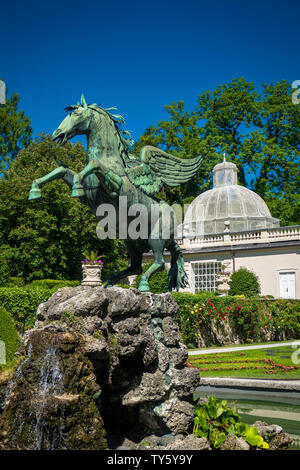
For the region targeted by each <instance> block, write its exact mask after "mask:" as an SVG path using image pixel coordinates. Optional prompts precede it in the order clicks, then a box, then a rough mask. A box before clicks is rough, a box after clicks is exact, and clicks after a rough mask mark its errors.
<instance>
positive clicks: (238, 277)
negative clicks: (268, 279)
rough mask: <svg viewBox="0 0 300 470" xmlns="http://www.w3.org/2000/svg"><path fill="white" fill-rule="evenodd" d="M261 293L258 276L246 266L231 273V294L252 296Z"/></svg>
mask: <svg viewBox="0 0 300 470" xmlns="http://www.w3.org/2000/svg"><path fill="white" fill-rule="evenodd" d="M259 293H260V285H259V281H258V277H257V276H256V274H254V273H253V272H251V271H249V270H248V269H246V268H241V269H239V270H238V271H236V272H235V273H233V274H232V275H231V283H230V290H229V295H246V296H252V295H257V294H259Z"/></svg>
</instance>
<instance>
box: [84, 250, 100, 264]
mask: <svg viewBox="0 0 300 470" xmlns="http://www.w3.org/2000/svg"><path fill="white" fill-rule="evenodd" d="M83 256H85V258H86V259H87V260H88V261H90V262H92V263H93V262H94V261H99V260H100V259H101V258H105V255H100V256H99V255H98V251H91V252H90V253H87V252H83Z"/></svg>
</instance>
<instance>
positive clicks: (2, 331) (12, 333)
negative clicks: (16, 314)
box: [0, 307, 20, 371]
mask: <svg viewBox="0 0 300 470" xmlns="http://www.w3.org/2000/svg"><path fill="white" fill-rule="evenodd" d="M0 340H1V341H4V343H5V351H6V364H5V365H0V371H1V368H4V366H9V365H10V364H12V363H13V362H14V360H15V353H16V351H17V350H18V348H19V346H20V338H19V335H18V331H17V328H16V325H15V322H14V320H13V319H12V317H11V315H10V314H9V313H8V312H7V310H5V308H3V307H0Z"/></svg>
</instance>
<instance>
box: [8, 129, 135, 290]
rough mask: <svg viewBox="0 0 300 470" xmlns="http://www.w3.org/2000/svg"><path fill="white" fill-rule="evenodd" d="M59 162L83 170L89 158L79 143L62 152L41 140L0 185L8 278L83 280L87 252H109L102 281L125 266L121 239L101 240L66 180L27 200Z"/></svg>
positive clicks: (16, 162)
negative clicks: (36, 181) (37, 181)
mask: <svg viewBox="0 0 300 470" xmlns="http://www.w3.org/2000/svg"><path fill="white" fill-rule="evenodd" d="M53 155H55V157H56V159H57V160H58V161H60V162H62V163H63V164H65V165H67V166H69V167H70V168H72V169H73V170H74V171H79V170H80V169H82V168H83V166H84V162H85V160H86V153H85V150H84V148H83V146H82V145H81V144H80V143H76V144H74V145H72V144H71V143H67V144H66V145H65V146H64V147H60V146H59V145H58V144H56V143H55V142H53V141H51V139H50V137H49V136H47V135H43V136H41V137H38V138H37V139H36V140H35V141H33V142H31V143H30V144H29V145H28V147H27V148H26V149H23V150H21V151H20V153H19V155H18V156H17V158H16V159H15V160H14V161H13V162H12V163H11V166H10V168H9V170H8V171H5V172H4V176H3V177H2V179H1V180H0V226H1V230H0V259H4V260H5V262H6V264H7V265H8V266H9V274H10V276H22V277H24V278H25V279H26V281H31V280H33V279H47V278H52V279H80V278H81V260H82V259H83V252H84V251H92V250H99V252H101V253H105V255H106V258H105V260H104V269H103V276H104V278H105V276H107V274H108V273H112V272H114V271H116V270H118V269H121V268H122V267H123V266H124V264H125V259H126V256H125V248H124V245H123V243H122V242H121V241H119V240H104V241H100V240H99V239H98V238H97V235H96V218H95V216H94V215H93V214H92V213H91V212H90V210H89V208H88V207H86V206H84V205H83V204H81V203H80V202H79V201H78V200H77V199H72V198H71V197H70V189H69V187H68V186H67V185H66V184H65V183H64V182H63V181H62V180H57V181H52V182H51V183H49V184H47V185H45V186H44V188H43V190H42V196H43V197H42V199H41V200H38V201H35V202H32V201H28V193H29V190H30V187H31V183H32V181H33V180H34V179H36V178H39V177H41V176H44V175H45V174H47V173H49V172H50V171H51V170H53V169H54V168H55V167H56V166H57V163H56V161H55V160H54V157H53Z"/></svg>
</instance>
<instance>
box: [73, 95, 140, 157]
mask: <svg viewBox="0 0 300 470" xmlns="http://www.w3.org/2000/svg"><path fill="white" fill-rule="evenodd" d="M87 107H88V108H89V109H93V110H94V111H97V112H98V113H101V111H103V112H104V113H105V114H107V115H108V117H109V118H110V119H111V121H112V122H113V124H114V126H115V129H116V131H117V133H118V135H119V137H120V141H121V143H122V145H123V146H124V150H125V152H126V153H127V154H128V152H129V150H130V147H131V146H132V145H133V143H134V140H132V139H131V134H130V131H128V130H123V129H120V125H122V124H125V119H124V117H123V116H121V115H120V114H112V113H110V111H112V110H117V108H116V107H115V106H113V107H111V108H102V107H101V106H100V105H99V104H97V103H93V104H87ZM78 108H83V106H82V105H81V104H80V103H79V102H78V103H77V104H75V105H69V106H67V107H66V108H65V111H66V112H72V111H74V110H75V109H78ZM125 136H126V137H127V138H126V137H125Z"/></svg>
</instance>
